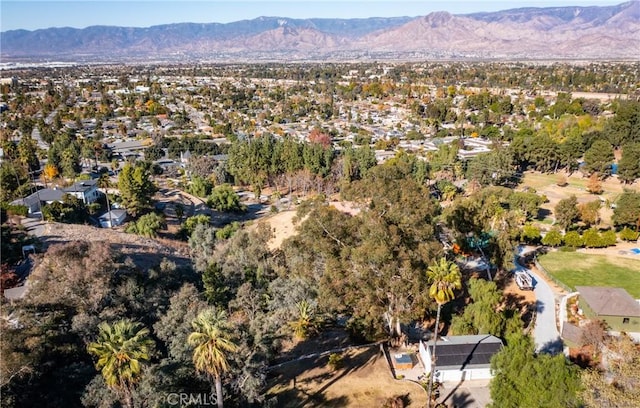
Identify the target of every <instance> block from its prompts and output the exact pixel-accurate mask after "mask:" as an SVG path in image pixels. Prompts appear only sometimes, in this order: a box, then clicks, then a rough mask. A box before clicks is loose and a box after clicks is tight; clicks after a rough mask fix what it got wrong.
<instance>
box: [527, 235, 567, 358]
mask: <svg viewBox="0 0 640 408" xmlns="http://www.w3.org/2000/svg"><path fill="white" fill-rule="evenodd" d="M535 250H536V248H535V247H520V248H519V250H518V255H519V256H524V255H526V254H527V253H529V252H532V251H535ZM519 256H517V257H516V259H515V265H516V270H525V271H527V273H529V274H530V275H531V276H532V277H533V293H534V294H535V295H536V323H535V327H534V329H533V338H534V341H535V344H536V351H537V352H545V353H550V354H555V353H561V352H562V349H563V345H562V339H561V338H560V333H558V326H557V324H556V321H557V319H556V298H555V294H554V292H553V290H552V289H551V287H550V286H549V284H548V283H547V282H546V281H545V280H544V279H542V278H541V277H540V276H539V275H538V274H537V273H535V272H533V271H532V270H531V269H528V268H526V267H524V266H523V265H521V264H520V263H519V262H518V260H519Z"/></svg>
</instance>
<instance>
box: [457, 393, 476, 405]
mask: <svg viewBox="0 0 640 408" xmlns="http://www.w3.org/2000/svg"><path fill="white" fill-rule="evenodd" d="M475 406H476V400H475V399H473V397H472V396H471V393H470V392H469V391H461V392H457V393H455V394H454V395H453V396H452V397H451V407H453V408H471V407H475Z"/></svg>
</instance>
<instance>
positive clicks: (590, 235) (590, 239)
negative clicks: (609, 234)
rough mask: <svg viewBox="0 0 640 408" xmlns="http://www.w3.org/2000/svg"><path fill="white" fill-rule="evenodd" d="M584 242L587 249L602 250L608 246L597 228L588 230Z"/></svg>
mask: <svg viewBox="0 0 640 408" xmlns="http://www.w3.org/2000/svg"><path fill="white" fill-rule="evenodd" d="M582 240H583V242H584V245H585V246H586V247H587V248H602V247H605V246H606V244H605V243H604V240H603V239H602V236H601V235H600V232H598V230H597V229H595V228H589V229H588V230H586V231H585V232H584V236H583V237H582Z"/></svg>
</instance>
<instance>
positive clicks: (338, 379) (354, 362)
mask: <svg viewBox="0 0 640 408" xmlns="http://www.w3.org/2000/svg"><path fill="white" fill-rule="evenodd" d="M327 361H328V357H327V356H324V357H318V358H312V359H306V360H302V361H296V362H292V363H290V364H287V365H285V366H282V367H279V368H277V369H274V370H273V371H272V372H271V373H270V375H269V376H270V377H271V381H270V383H271V389H270V390H269V392H268V398H273V397H276V398H277V406H278V407H285V408H286V407H351V408H356V407H358V408H359V407H363V408H365V407H382V406H383V405H384V404H385V402H386V401H387V399H388V398H390V397H396V396H401V397H402V399H403V401H404V402H405V404H407V405H405V406H407V407H424V406H426V404H427V395H426V393H425V391H424V390H423V389H422V388H421V387H420V385H418V384H415V383H411V382H408V381H398V380H394V379H392V378H391V373H390V371H389V366H388V364H387V362H386V360H385V357H384V356H383V355H382V354H381V352H380V348H379V347H376V346H373V347H369V348H364V349H359V350H351V351H348V352H345V354H344V360H343V361H344V366H343V367H342V368H340V369H338V370H336V371H332V370H331V369H330V368H329V367H328V366H327Z"/></svg>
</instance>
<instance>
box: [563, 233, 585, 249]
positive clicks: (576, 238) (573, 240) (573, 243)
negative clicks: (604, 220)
mask: <svg viewBox="0 0 640 408" xmlns="http://www.w3.org/2000/svg"><path fill="white" fill-rule="evenodd" d="M564 244H565V245H566V246H569V247H573V248H580V247H582V246H583V245H584V240H583V239H582V237H581V236H580V234H578V232H577V231H569V232H567V233H566V234H565V235H564Z"/></svg>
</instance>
